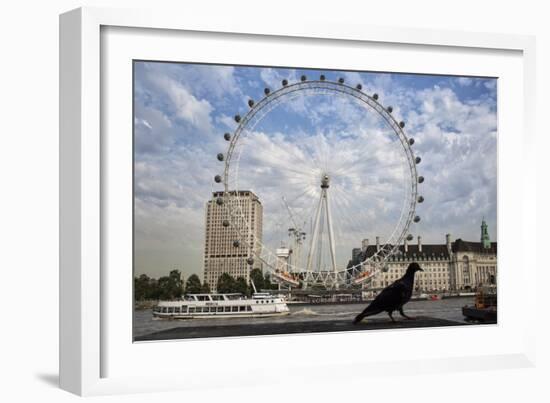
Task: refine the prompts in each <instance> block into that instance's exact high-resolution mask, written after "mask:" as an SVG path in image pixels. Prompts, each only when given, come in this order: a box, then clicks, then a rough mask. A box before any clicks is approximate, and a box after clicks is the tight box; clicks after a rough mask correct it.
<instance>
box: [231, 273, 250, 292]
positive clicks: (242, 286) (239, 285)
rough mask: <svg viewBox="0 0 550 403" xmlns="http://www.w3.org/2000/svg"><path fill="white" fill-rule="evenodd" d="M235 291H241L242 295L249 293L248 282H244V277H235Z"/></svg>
mask: <svg viewBox="0 0 550 403" xmlns="http://www.w3.org/2000/svg"><path fill="white" fill-rule="evenodd" d="M234 289H235V291H234V292H238V293H241V294H243V295H246V296H249V295H250V288H249V287H248V284H247V283H246V279H245V278H244V277H242V276H239V277H237V279H236V280H235V288H234Z"/></svg>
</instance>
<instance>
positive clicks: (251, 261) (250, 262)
mask: <svg viewBox="0 0 550 403" xmlns="http://www.w3.org/2000/svg"><path fill="white" fill-rule="evenodd" d="M246 263H247V264H248V265H249V266H252V265H253V264H254V259H252V258H251V257H249V258H248V259H246Z"/></svg>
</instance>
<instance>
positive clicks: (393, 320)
mask: <svg viewBox="0 0 550 403" xmlns="http://www.w3.org/2000/svg"><path fill="white" fill-rule="evenodd" d="M392 313H393V311H388V315H389V316H390V319H391V321H392V322H393V323H395V319H394V318H393V316H392Z"/></svg>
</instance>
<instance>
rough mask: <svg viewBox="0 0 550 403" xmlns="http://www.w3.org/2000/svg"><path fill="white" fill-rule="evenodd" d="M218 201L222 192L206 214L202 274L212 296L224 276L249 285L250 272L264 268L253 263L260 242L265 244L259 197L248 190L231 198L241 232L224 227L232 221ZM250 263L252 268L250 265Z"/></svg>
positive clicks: (207, 205)
mask: <svg viewBox="0 0 550 403" xmlns="http://www.w3.org/2000/svg"><path fill="white" fill-rule="evenodd" d="M218 197H223V192H213V193H212V199H211V200H209V201H208V202H207V203H206V213H205V222H206V225H205V228H206V231H205V245H204V259H203V264H204V270H203V273H204V281H205V282H206V283H207V284H208V285H209V286H210V290H211V291H212V292H216V288H217V283H218V278H219V277H220V276H221V275H222V274H223V273H228V274H230V275H231V276H233V277H234V278H237V277H244V278H245V279H246V282H247V284H248V282H249V280H250V271H251V270H252V269H254V268H259V269H260V270H261V268H262V266H261V262H260V261H259V260H258V259H254V255H255V252H256V253H257V254H259V252H260V250H259V248H260V246H259V242H261V241H262V220H263V207H262V204H261V203H260V200H259V199H258V196H256V195H255V194H254V193H253V192H251V191H249V190H239V191H237V192H235V195H234V196H231V198H230V200H229V203H233V205H232V206H231V209H232V210H238V211H239V215H240V217H242V219H241V220H239V221H238V223H237V225H238V226H239V227H238V228H235V227H233V226H232V225H229V226H224V225H223V224H224V221H226V224H227V223H228V220H229V217H228V209H227V206H225V205H219V204H217V203H216V199H217V198H218ZM239 233H240V234H241V235H239ZM235 240H240V242H239V245H238V246H235V244H234V242H235ZM253 248H257V249H258V250H254V249H253ZM251 259H253V263H252V265H250V264H249V263H250V262H252V260H251Z"/></svg>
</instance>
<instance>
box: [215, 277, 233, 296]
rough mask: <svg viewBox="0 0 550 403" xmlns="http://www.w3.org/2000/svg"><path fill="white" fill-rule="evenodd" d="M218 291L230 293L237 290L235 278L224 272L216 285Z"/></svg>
mask: <svg viewBox="0 0 550 403" xmlns="http://www.w3.org/2000/svg"><path fill="white" fill-rule="evenodd" d="M216 288H217V289H218V292H221V293H230V292H234V290H235V279H234V278H233V276H231V275H230V274H229V273H223V274H222V275H221V276H220V277H219V278H218V285H217V287H216Z"/></svg>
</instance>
